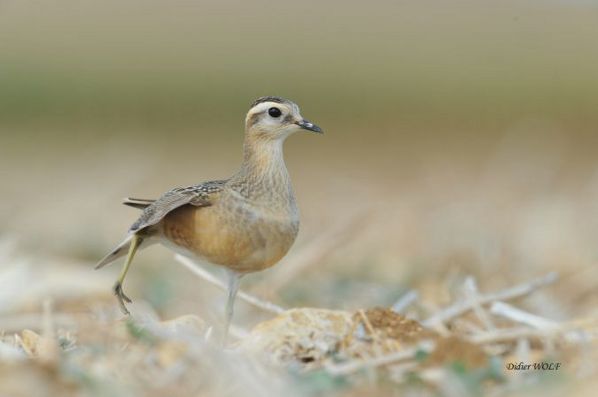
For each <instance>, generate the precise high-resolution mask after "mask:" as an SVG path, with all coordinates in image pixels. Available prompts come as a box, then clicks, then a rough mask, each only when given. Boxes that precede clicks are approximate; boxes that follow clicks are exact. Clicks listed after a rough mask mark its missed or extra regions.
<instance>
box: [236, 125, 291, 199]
mask: <svg viewBox="0 0 598 397" xmlns="http://www.w3.org/2000/svg"><path fill="white" fill-rule="evenodd" d="M283 141H284V139H263V138H255V137H246V138H245V142H244V145H243V164H242V165H241V169H240V170H239V172H238V173H237V174H236V175H235V176H234V177H233V178H232V180H231V182H232V185H233V186H236V188H235V190H238V191H239V192H240V193H242V194H243V195H245V196H247V197H253V198H261V199H275V200H279V199H284V200H288V201H292V202H294V198H293V190H292V187H291V181H290V178H289V173H288V171H287V167H286V166H285V163H284V157H283V150H282V146H283Z"/></svg>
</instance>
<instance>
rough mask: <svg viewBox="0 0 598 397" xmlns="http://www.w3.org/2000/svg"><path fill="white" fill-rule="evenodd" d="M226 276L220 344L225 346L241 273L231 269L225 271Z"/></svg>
mask: <svg viewBox="0 0 598 397" xmlns="http://www.w3.org/2000/svg"><path fill="white" fill-rule="evenodd" d="M226 273H227V276H228V297H227V299H226V308H225V309H224V331H223V333H222V344H223V345H224V346H226V341H227V339H228V328H229V327H230V323H231V320H232V318H233V312H234V306H235V298H236V296H237V291H239V284H240V282H241V277H242V276H243V274H241V273H237V272H235V271H232V270H227V271H226Z"/></svg>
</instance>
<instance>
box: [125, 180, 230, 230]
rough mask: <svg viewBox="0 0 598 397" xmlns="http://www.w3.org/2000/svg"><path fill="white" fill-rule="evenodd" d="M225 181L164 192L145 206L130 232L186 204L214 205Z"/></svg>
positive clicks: (154, 221)
mask: <svg viewBox="0 0 598 397" xmlns="http://www.w3.org/2000/svg"><path fill="white" fill-rule="evenodd" d="M225 183H226V181H223V180H219V181H210V182H205V183H202V184H199V185H193V186H188V187H182V188H176V189H172V190H170V191H168V192H166V193H164V194H163V195H162V196H161V197H160V198H159V199H157V200H156V201H154V202H152V203H150V204H149V205H148V206H146V207H145V208H144V210H143V213H142V214H141V216H140V217H139V219H137V221H136V222H135V223H134V224H133V225H132V226H131V228H130V229H129V232H133V233H136V232H139V231H140V230H142V229H145V228H147V227H149V226H153V225H155V224H157V223H159V222H160V221H161V220H162V218H164V216H166V214H168V213H169V212H171V211H172V210H175V209H177V208H179V207H181V206H183V205H186V204H191V205H195V206H198V207H206V206H209V205H212V203H213V201H214V199H215V197H216V196H217V194H218V193H219V192H221V191H222V189H223V187H224V184H225ZM125 204H126V203H125Z"/></svg>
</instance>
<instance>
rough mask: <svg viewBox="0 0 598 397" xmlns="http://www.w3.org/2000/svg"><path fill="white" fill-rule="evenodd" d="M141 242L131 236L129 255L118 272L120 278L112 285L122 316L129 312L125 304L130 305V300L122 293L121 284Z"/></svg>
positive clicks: (135, 236)
mask: <svg viewBox="0 0 598 397" xmlns="http://www.w3.org/2000/svg"><path fill="white" fill-rule="evenodd" d="M142 241H143V238H141V237H140V236H138V235H137V234H134V235H133V238H132V239H131V245H130V246H129V253H128V254H127V259H126V260H125V265H124V266H123V269H122V270H121V272H120V276H118V280H116V283H115V284H114V294H115V295H116V299H118V303H119V305H120V310H121V311H122V312H123V313H124V314H129V311H128V310H127V307H126V306H125V302H127V303H131V299H130V298H129V297H128V296H127V295H125V293H124V291H123V282H124V281H125V277H126V276H127V272H128V271H129V266H130V265H131V262H132V261H133V257H134V256H135V252H137V248H139V245H140V244H141V242H142Z"/></svg>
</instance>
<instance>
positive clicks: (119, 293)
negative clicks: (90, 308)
mask: <svg viewBox="0 0 598 397" xmlns="http://www.w3.org/2000/svg"><path fill="white" fill-rule="evenodd" d="M114 295H116V299H118V304H119V305H120V310H121V311H122V312H123V313H124V314H127V315H128V314H130V313H129V311H128V310H127V306H126V305H125V302H126V303H131V302H133V301H132V300H131V298H129V297H128V296H127V295H125V293H124V291H123V286H122V284H121V283H120V282H118V281H117V282H116V284H114Z"/></svg>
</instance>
